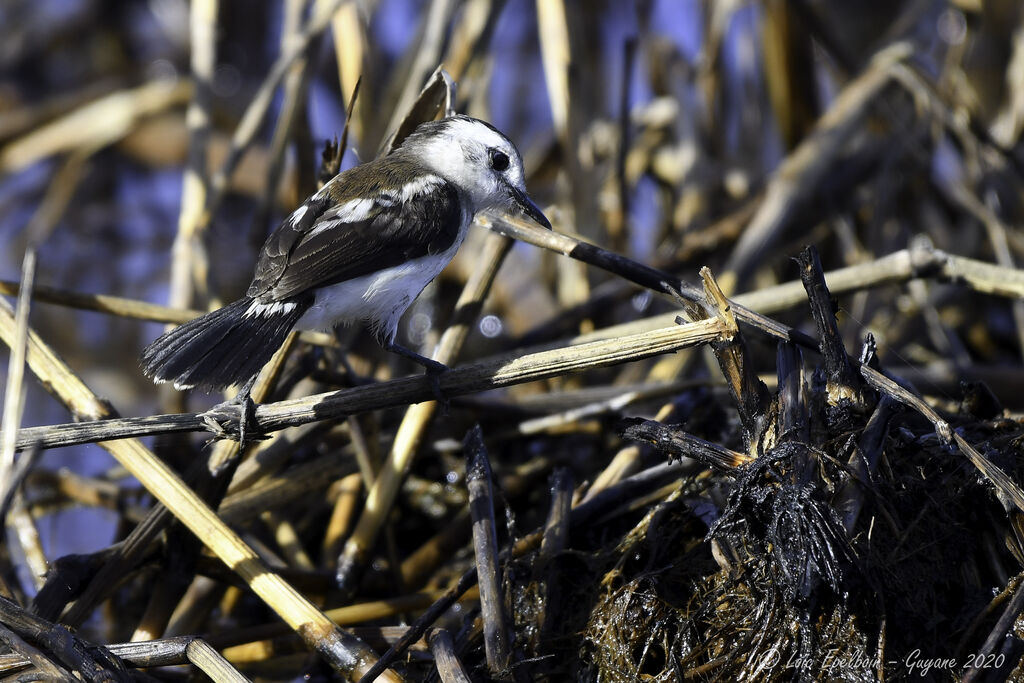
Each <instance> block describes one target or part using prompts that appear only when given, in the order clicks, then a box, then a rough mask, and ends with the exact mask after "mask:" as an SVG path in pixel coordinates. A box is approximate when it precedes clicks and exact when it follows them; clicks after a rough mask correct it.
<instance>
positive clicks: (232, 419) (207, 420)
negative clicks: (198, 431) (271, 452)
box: [200, 394, 267, 448]
mask: <svg viewBox="0 0 1024 683" xmlns="http://www.w3.org/2000/svg"><path fill="white" fill-rule="evenodd" d="M200 417H202V418H203V423H204V424H205V425H206V427H207V429H209V430H210V431H211V432H213V434H214V436H215V437H216V438H218V439H237V440H238V447H239V448H245V443H246V441H255V440H260V439H265V438H267V437H266V436H263V435H262V434H255V435H251V434H249V433H248V431H249V426H250V425H252V424H254V423H255V420H256V404H255V403H254V402H253V400H252V399H251V398H250V397H249V395H248V394H245V395H244V396H243V395H242V394H238V395H237V396H235V397H234V398H232V399H230V400H227V401H224V402H223V403H218V404H217V405H215V406H214V407H212V408H210V409H209V410H207V411H206V412H205V413H201V414H200Z"/></svg>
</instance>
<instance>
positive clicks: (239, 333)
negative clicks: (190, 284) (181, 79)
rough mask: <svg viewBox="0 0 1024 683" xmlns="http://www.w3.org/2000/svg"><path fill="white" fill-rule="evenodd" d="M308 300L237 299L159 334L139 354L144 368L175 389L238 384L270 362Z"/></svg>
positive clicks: (150, 375) (157, 379)
mask: <svg viewBox="0 0 1024 683" xmlns="http://www.w3.org/2000/svg"><path fill="white" fill-rule="evenodd" d="M310 303H311V301H310V300H290V301H278V302H274V303H270V304H259V303H257V302H256V301H255V300H253V299H252V298H250V297H245V298H242V299H239V300H238V301H236V302H234V303H232V304H228V305H227V306H225V307H223V308H219V309H217V310H216V311H211V312H210V313H207V314H206V315H202V316H199V317H198V318H196V319H194V320H190V321H189V322H187V323H185V324H184V325H181V326H179V327H176V328H174V329H173V330H171V331H170V332H167V333H166V334H164V335H162V336H160V337H158V338H157V340H156V341H154V342H153V343H152V344H150V345H149V346H147V347H146V349H145V350H144V351H143V352H142V368H143V372H145V373H146V375H147V376H149V377H152V378H153V380H154V381H156V382H173V383H174V385H175V387H177V388H179V389H185V388H191V387H202V388H203V389H208V390H216V389H224V388H225V387H228V386H230V385H232V384H242V383H244V382H245V381H246V380H248V379H250V378H251V377H253V376H254V375H255V374H256V373H257V372H259V371H260V368H262V367H263V366H264V365H265V364H266V362H267V361H269V360H270V358H271V356H273V355H274V352H275V351H277V349H278V348H279V347H280V346H281V344H282V343H283V342H284V340H285V338H286V337H287V336H288V332H290V331H291V329H292V327H293V326H294V325H295V323H296V322H297V321H298V319H299V318H301V317H302V314H303V313H305V312H306V309H307V308H309V305H310Z"/></svg>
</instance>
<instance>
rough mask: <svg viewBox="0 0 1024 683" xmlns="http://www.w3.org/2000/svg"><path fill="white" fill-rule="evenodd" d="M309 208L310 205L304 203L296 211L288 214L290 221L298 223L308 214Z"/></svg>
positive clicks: (294, 223) (293, 223)
mask: <svg viewBox="0 0 1024 683" xmlns="http://www.w3.org/2000/svg"><path fill="white" fill-rule="evenodd" d="M308 210H309V207H307V206H306V205H305V204H303V205H302V206H300V207H299V208H297V209H295V211H293V212H292V215H291V216H288V222H289V223H291V224H292V225H297V224H298V222H299V221H301V220H302V217H303V216H305V215H306V211H308Z"/></svg>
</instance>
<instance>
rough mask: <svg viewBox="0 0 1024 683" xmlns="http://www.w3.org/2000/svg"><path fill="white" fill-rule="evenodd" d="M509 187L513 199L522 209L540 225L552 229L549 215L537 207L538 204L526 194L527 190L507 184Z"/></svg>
mask: <svg viewBox="0 0 1024 683" xmlns="http://www.w3.org/2000/svg"><path fill="white" fill-rule="evenodd" d="M507 187H508V193H509V194H510V195H511V196H512V201H514V202H515V204H516V206H518V207H519V210H520V211H522V212H523V213H524V214H526V215H527V216H529V217H530V218H532V219H533V220H534V221H536V222H537V223H538V224H539V225H542V226H544V227H545V228H547V229H548V230H550V229H551V221H549V220H548V219H547V216H545V215H544V212H543V211H541V210H540V209H539V208H537V205H536V204H534V203H533V200H532V199H530V198H529V197H527V196H526V193H525V192H523V191H522V190H520V189H519V188H518V187H514V186H512V185H511V184H509V185H507Z"/></svg>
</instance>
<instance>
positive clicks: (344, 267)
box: [248, 169, 464, 301]
mask: <svg viewBox="0 0 1024 683" xmlns="http://www.w3.org/2000/svg"><path fill="white" fill-rule="evenodd" d="M354 170H358V169H354ZM338 180H342V178H339V179H338ZM360 189H364V190H371V189H372V188H369V187H366V188H360ZM401 190H402V185H400V184H395V183H385V184H383V185H382V186H381V187H378V188H376V191H373V192H364V193H362V197H360V196H359V195H356V196H355V197H353V196H352V194H351V193H345V192H344V187H343V188H342V190H341V192H336V193H335V196H337V195H338V194H342V196H345V195H347V197H346V198H345V199H344V200H342V201H338V200H336V199H333V198H331V197H330V196H328V195H327V194H326V193H325V196H324V197H323V198H317V197H316V196H314V197H311V198H310V199H309V201H307V203H306V204H305V205H304V207H306V210H305V211H302V209H298V210H296V212H295V213H293V214H292V216H291V217H290V218H289V219H288V220H287V221H285V223H284V224H282V225H281V227H280V228H278V229H277V230H276V231H275V232H274V234H273V235H271V236H270V238H269V239H268V240H267V242H266V244H265V245H264V246H263V250H262V252H261V253H260V260H259V262H258V264H257V265H256V274H255V276H254V278H253V281H252V284H251V285H250V286H249V291H248V296H251V297H254V298H257V299H259V300H261V301H280V300H281V299H286V298H288V297H290V296H294V295H295V294H299V293H301V292H304V291H306V290H309V289H311V288H314V287H324V286H327V285H332V284H336V283H338V282H344V281H345V280H351V279H353V278H357V277H361V276H363V275H369V274H370V273H374V272H377V271H379V270H384V269H385V268H391V267H394V266H397V265H400V264H402V263H405V262H406V261H409V260H411V259H414V258H419V257H421V256H427V255H429V254H437V253H439V252H442V251H444V250H445V249H447V248H449V247H450V246H451V245H452V244H453V243H454V242H455V240H456V238H457V236H458V233H459V228H460V226H461V224H462V221H463V220H464V217H463V215H462V211H463V210H462V204H461V202H460V201H459V194H458V190H456V189H455V187H454V186H453V185H451V184H450V183H448V182H446V181H444V180H441V179H438V180H437V182H436V183H433V184H429V185H427V186H425V188H424V190H423V191H422V192H420V193H418V194H413V196H411V197H408V198H404V197H402V192H401ZM403 199H406V200H405V201H402V200H403Z"/></svg>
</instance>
